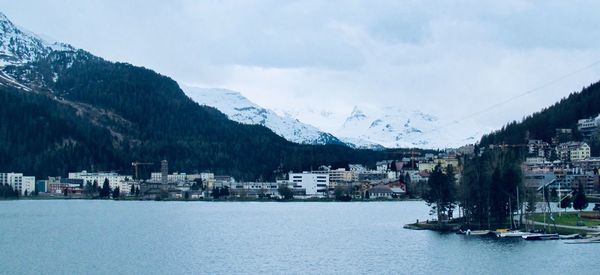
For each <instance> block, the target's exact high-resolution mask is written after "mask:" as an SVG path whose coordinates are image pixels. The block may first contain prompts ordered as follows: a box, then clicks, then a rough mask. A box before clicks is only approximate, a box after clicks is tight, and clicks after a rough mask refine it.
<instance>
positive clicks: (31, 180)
mask: <svg viewBox="0 0 600 275" xmlns="http://www.w3.org/2000/svg"><path fill="white" fill-rule="evenodd" d="M0 184H8V185H10V186H11V187H12V188H13V189H15V190H17V191H19V194H21V195H25V191H27V193H28V194H31V192H33V191H35V177H29V176H23V174H22V173H0Z"/></svg>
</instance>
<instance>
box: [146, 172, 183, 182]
mask: <svg viewBox="0 0 600 275" xmlns="http://www.w3.org/2000/svg"><path fill="white" fill-rule="evenodd" d="M163 176H164V175H163V173H162V172H153V173H150V180H152V181H156V182H160V183H163ZM186 180H187V175H186V174H185V173H173V174H170V175H167V181H166V182H167V183H175V182H185V181H186ZM163 184H164V183H163Z"/></svg>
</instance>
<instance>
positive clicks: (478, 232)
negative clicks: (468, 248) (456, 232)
mask: <svg viewBox="0 0 600 275" xmlns="http://www.w3.org/2000/svg"><path fill="white" fill-rule="evenodd" d="M487 234H490V231H489V230H473V231H471V230H470V229H468V230H467V232H465V235H467V236H485V235H487Z"/></svg>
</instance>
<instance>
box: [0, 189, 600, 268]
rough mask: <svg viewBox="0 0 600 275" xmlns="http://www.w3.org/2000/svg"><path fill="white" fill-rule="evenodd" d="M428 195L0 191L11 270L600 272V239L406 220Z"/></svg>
mask: <svg viewBox="0 0 600 275" xmlns="http://www.w3.org/2000/svg"><path fill="white" fill-rule="evenodd" d="M427 214H428V208H427V206H426V205H425V204H424V203H422V202H381V203H378V202H369V203H360V202H352V203H257V202H256V203H255V202H239V203H235V202H223V203H209V202H119V201H76V200H72V201H1V202H0V273H5V274H111V273H117V274H154V273H160V274H181V273H187V274H198V273H203V274H247V273H277V274H307V273H309V274H315V273H322V274H365V273H373V274H465V273H466V274H599V273H600V260H598V256H599V255H600V245H598V244H589V245H567V244H564V243H563V241H542V242H526V241H522V240H496V239H493V238H478V237H466V236H460V235H455V234H439V233H436V232H429V231H412V230H405V229H403V228H402V226H403V225H404V224H406V223H409V222H414V221H415V220H416V219H426V218H428V216H427Z"/></svg>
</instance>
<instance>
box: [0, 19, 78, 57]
mask: <svg viewBox="0 0 600 275" xmlns="http://www.w3.org/2000/svg"><path fill="white" fill-rule="evenodd" d="M67 50H69V51H72V50H74V48H73V47H72V46H70V45H67V44H63V43H56V42H48V41H46V40H44V39H42V38H40V37H39V36H38V35H35V34H33V33H31V32H28V31H25V30H22V29H20V28H18V27H16V26H15V25H14V24H13V23H12V22H11V21H10V20H9V19H8V18H7V17H6V15H4V14H3V13H1V12H0V67H1V66H6V65H21V64H24V63H27V62H31V61H34V60H36V59H38V58H40V57H42V56H46V55H47V54H48V53H50V52H51V51H67Z"/></svg>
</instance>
